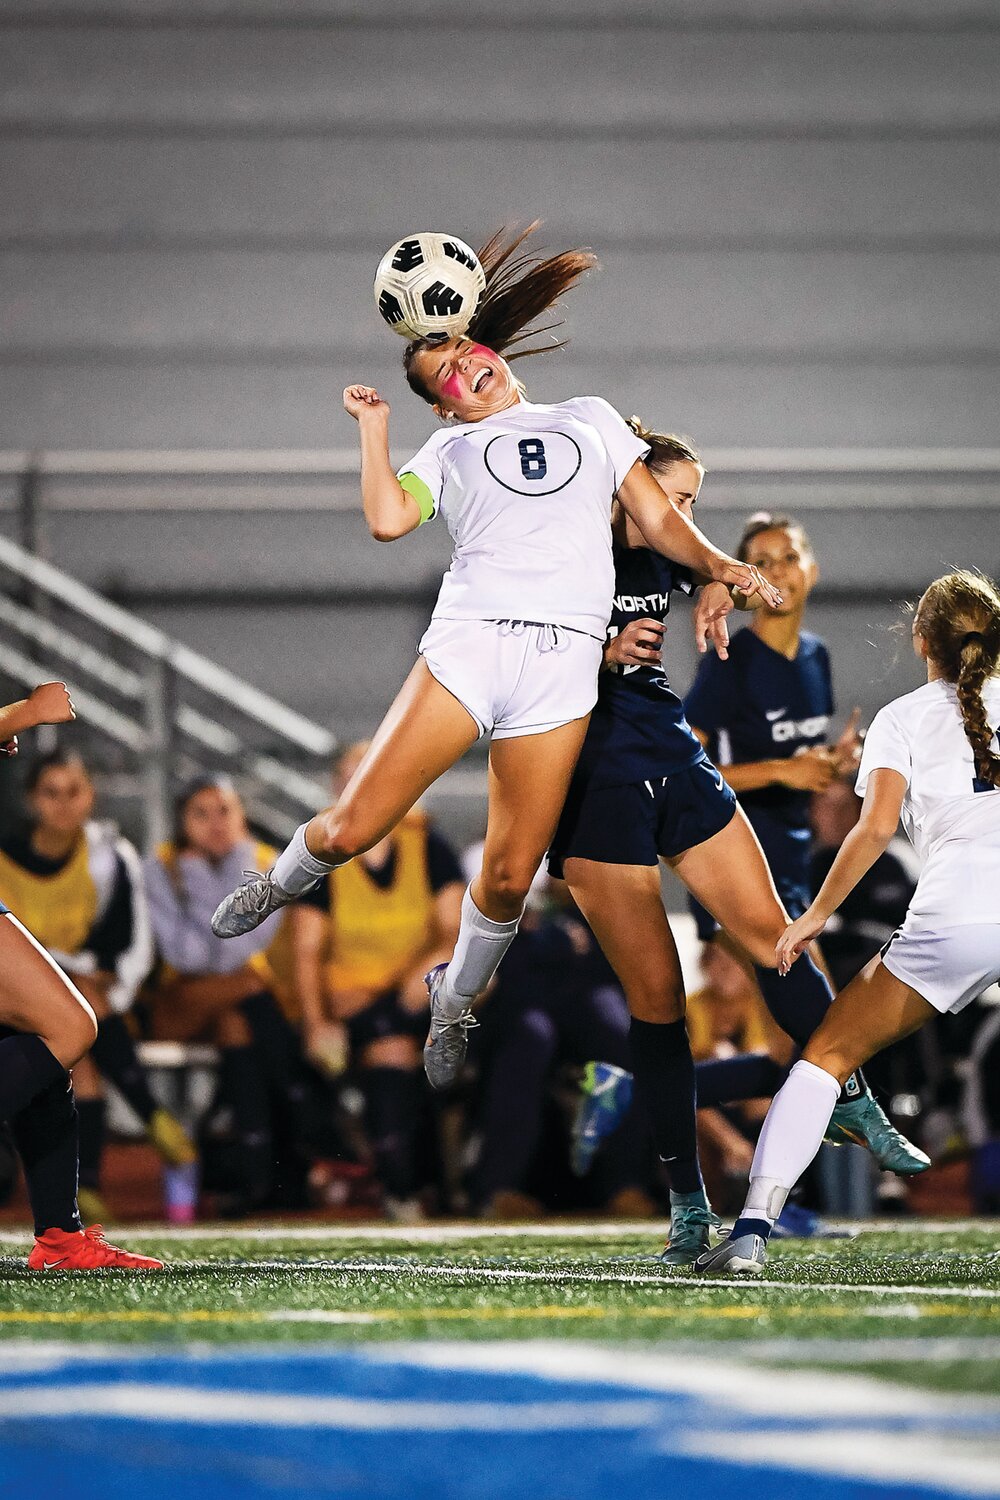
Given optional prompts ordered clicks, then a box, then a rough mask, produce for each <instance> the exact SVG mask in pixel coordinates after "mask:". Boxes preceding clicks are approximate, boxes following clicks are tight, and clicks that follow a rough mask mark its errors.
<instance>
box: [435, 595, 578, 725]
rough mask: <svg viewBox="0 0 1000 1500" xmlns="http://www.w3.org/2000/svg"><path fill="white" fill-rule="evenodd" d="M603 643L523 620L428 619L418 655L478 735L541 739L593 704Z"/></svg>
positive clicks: (565, 630) (576, 632)
mask: <svg viewBox="0 0 1000 1500" xmlns="http://www.w3.org/2000/svg"><path fill="white" fill-rule="evenodd" d="M603 649H604V648H603V643H602V642H601V641H599V640H597V639H596V638H595V637H594V636H592V635H585V634H584V633H583V632H582V631H579V630H567V629H566V627H565V626H563V625H542V624H537V623H535V622H533V621H530V620H445V619H436V620H432V621H431V623H430V625H429V626H428V628H427V630H426V631H425V633H424V637H423V639H422V641H421V642H420V645H419V647H418V650H419V652H420V655H421V656H422V657H423V658H424V660H425V661H426V663H427V666H428V667H429V669H430V671H431V673H432V675H433V676H434V677H435V678H436V679H437V681H438V682H440V684H441V686H442V687H444V688H447V689H448V692H449V693H451V694H452V696H453V697H455V698H457V699H458V701H459V703H461V705H462V707H463V708H465V709H467V711H468V712H469V713H470V714H471V715H472V717H473V718H474V719H475V721H476V723H477V724H478V725H479V733H480V735H484V734H492V736H493V738H494V739H514V738H515V737H517V736H519V735H529V734H545V733H546V731H547V730H549V729H558V728H560V727H561V726H562V725H563V724H569V723H571V722H572V721H573V720H574V719H581V718H583V716H584V714H589V713H590V710H591V709H592V708H593V706H594V704H595V703H596V702H597V674H598V672H599V671H600V668H601V658H602V655H603Z"/></svg>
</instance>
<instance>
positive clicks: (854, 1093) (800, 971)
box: [754, 953, 867, 1103]
mask: <svg viewBox="0 0 1000 1500" xmlns="http://www.w3.org/2000/svg"><path fill="white" fill-rule="evenodd" d="M754 973H755V974H756V975H757V983H758V984H759V985H760V992H761V994H762V995H763V996H764V1004H765V1005H766V1006H767V1008H768V1010H769V1011H770V1012H771V1015H772V1016H773V1017H774V1019H775V1020H776V1021H777V1023H778V1025H779V1026H780V1027H781V1029H782V1031H783V1032H785V1034H786V1035H787V1036H790V1037H791V1039H792V1041H793V1042H795V1044H796V1046H798V1047H800V1048H801V1047H804V1046H805V1044H806V1042H808V1040H809V1038H810V1037H811V1036H812V1034H813V1032H814V1031H815V1030H816V1028H817V1026H818V1025H819V1023H820V1021H822V1019H823V1017H824V1016H825V1015H826V1013H827V1011H828V1010H829V1009H830V1006H831V1005H832V1004H833V991H832V990H831V989H830V986H829V984H828V983H827V979H826V976H825V974H824V973H823V972H822V970H821V969H819V968H817V966H816V964H815V963H813V960H812V957H811V955H810V954H808V953H803V954H802V956H801V958H799V959H798V960H797V961H796V962H795V963H794V964H792V967H791V968H790V969H789V971H788V973H787V974H786V975H785V976H784V978H782V976H781V975H780V974H779V973H778V971H777V969H765V968H763V967H762V965H760V964H756V965H755V966H754ZM866 1087H867V1085H866V1083H865V1080H864V1076H863V1075H862V1072H861V1069H860V1068H859V1069H858V1070H857V1072H856V1073H852V1074H851V1076H850V1078H848V1080H847V1082H846V1083H845V1084H844V1087H843V1088H842V1089H841V1091H840V1099H839V1100H838V1101H837V1102H838V1103H846V1102H847V1101H848V1100H850V1099H857V1098H858V1097H859V1096H860V1095H861V1094H863V1093H864V1091H865V1089H866Z"/></svg>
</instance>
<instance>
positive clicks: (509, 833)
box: [472, 714, 590, 922]
mask: <svg viewBox="0 0 1000 1500" xmlns="http://www.w3.org/2000/svg"><path fill="white" fill-rule="evenodd" d="M589 723H590V715H589V714H588V715H587V716H586V717H585V718H582V719H574V720H573V721H572V722H571V723H569V724H562V725H561V726H560V727H559V728H558V729H550V730H548V732H547V733H545V734H532V735H521V736H518V737H516V738H512V739H504V740H494V741H493V744H492V745H491V746H490V769H489V813H488V816H487V823H486V842H485V845H484V847H483V868H482V871H481V872H480V874H479V876H478V878H477V879H476V880H474V881H473V883H472V897H473V900H474V901H475V903H476V905H477V906H478V907H479V910H480V911H481V912H482V913H483V915H484V916H487V917H490V918H492V920H493V921H495V922H509V921H512V920H514V919H515V918H517V917H519V916H520V914H521V908H522V907H523V906H524V898H525V896H526V895H527V893H528V887H529V886H530V885H531V882H532V880H533V879H534V876H535V872H536V870H537V869H538V867H539V865H540V864H541V862H542V859H543V858H544V856H545V851H546V850H547V849H548V847H549V844H550V843H551V842H552V835H553V834H554V833H555V831H556V824H557V823H558V821H559V814H560V813H561V812H562V809H563V803H564V802H565V801H566V793H567V792H568V791H569V783H570V779H571V777H572V775H573V769H574V767H575V766H576V762H577V758H578V756H579V754H580V750H581V748H582V746H583V741H584V738H585V736H586V733H587V725H588V724H589Z"/></svg>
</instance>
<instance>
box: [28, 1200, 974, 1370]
mask: <svg viewBox="0 0 1000 1500" xmlns="http://www.w3.org/2000/svg"><path fill="white" fill-rule="evenodd" d="M112 1237H114V1236H112ZM118 1237H119V1239H120V1240H121V1241H122V1242H124V1243H127V1244H128V1245H129V1247H130V1248H133V1249H136V1250H143V1251H146V1252H149V1253H152V1254H156V1255H161V1256H162V1257H163V1258H164V1259H165V1260H168V1261H169V1262H170V1269H169V1271H168V1272H167V1273H166V1274H162V1275H156V1276H147V1277H125V1276H120V1275H115V1274H114V1273H101V1274H97V1275H90V1276H75V1277H74V1276H67V1275H61V1274H59V1273H54V1274H52V1275H48V1276H45V1277H42V1276H38V1275H32V1274H30V1273H29V1272H27V1271H26V1270H25V1269H24V1263H23V1249H22V1248H21V1247H19V1245H18V1241H17V1239H16V1237H15V1236H12V1235H9V1234H8V1235H5V1236H4V1237H3V1239H2V1241H0V1254H2V1259H0V1339H11V1338H18V1339H24V1338H35V1339H38V1338H45V1339H59V1340H61V1341H66V1340H70V1339H73V1340H81V1341H89V1342H93V1341H113V1342H115V1343H119V1342H122V1343H125V1342H128V1343H137V1342H146V1341H158V1342H162V1341H188V1340H191V1339H193V1338H196V1339H197V1340H199V1341H206V1340H211V1341H218V1342H223V1341H239V1342H241V1343H246V1342H247V1341H250V1340H252V1341H254V1342H260V1341H269V1342H270V1341H277V1342H285V1343H288V1342H292V1341H306V1340H322V1341H324V1342H329V1341H330V1340H336V1339H342V1340H345V1341H349V1342H352V1343H353V1342H357V1341H359V1340H383V1341H384V1340H387V1339H389V1340H392V1341H395V1342H398V1341H408V1340H414V1339H441V1338H448V1339H455V1338H458V1339H480V1340H481V1339H496V1338H502V1339H506V1340H510V1339H539V1338H544V1339H552V1338H560V1339H573V1338H583V1339H586V1340H587V1341H589V1342H593V1341H594V1340H596V1339H607V1340H613V1341H614V1342H615V1343H618V1344H621V1343H624V1342H637V1341H642V1342H644V1343H654V1342H655V1343H659V1344H665V1343H676V1344H677V1345H678V1353H680V1352H681V1351H682V1349H688V1350H690V1349H700V1350H703V1351H704V1350H705V1346H706V1345H712V1346H713V1348H714V1350H715V1351H717V1352H723V1346H729V1348H730V1349H731V1350H733V1351H735V1350H736V1349H737V1348H738V1349H739V1350H740V1352H741V1353H747V1352H751V1351H752V1352H753V1353H754V1354H756V1355H757V1356H758V1357H759V1358H761V1359H765V1360H766V1359H770V1358H774V1359H776V1360H777V1359H780V1360H781V1361H782V1362H783V1363H785V1364H788V1363H801V1364H803V1365H813V1366H827V1365H837V1366H843V1365H850V1366H851V1367H852V1368H855V1369H857V1370H871V1371H874V1372H877V1373H883V1374H885V1375H887V1376H891V1377H892V1378H894V1379H906V1380H910V1381H917V1382H919V1383H922V1384H926V1385H930V1386H936V1387H940V1388H943V1389H956V1390H979V1391H990V1392H996V1391H997V1390H998V1389H1000V1232H998V1230H997V1229H995V1228H993V1227H991V1226H990V1225H989V1224H988V1223H984V1224H983V1225H982V1226H971V1225H961V1226H956V1227H953V1228H949V1227H947V1226H933V1227H932V1226H928V1225H924V1226H910V1225H901V1226H899V1227H895V1228H893V1229H888V1228H881V1229H880V1228H876V1229H871V1230H866V1231H864V1232H862V1233H860V1234H858V1235H857V1236H856V1237H854V1238H851V1239H841V1240H814V1241H802V1240H798V1241H786V1242H784V1243H779V1244H776V1245H775V1246H774V1248H773V1252H772V1255H771V1258H770V1260H769V1263H768V1267H767V1271H766V1274H765V1277H764V1279H763V1282H762V1283H754V1282H745V1281H741V1282H739V1283H737V1282H734V1281H727V1282H715V1283H707V1282H705V1281H703V1280H701V1279H700V1278H695V1277H694V1276H693V1275H691V1274H690V1273H687V1272H677V1271H670V1270H667V1269H665V1268H664V1267H662V1266H661V1265H660V1264H659V1262H658V1261H657V1259H656V1256H655V1252H656V1250H657V1249H658V1247H659V1245H660V1243H661V1241H662V1235H661V1234H660V1233H659V1232H658V1228H657V1226H649V1227H646V1226H635V1225H633V1226H624V1227H623V1226H614V1225H586V1226H583V1225H580V1226H578V1225H562V1226H560V1225H545V1226H523V1227H521V1226H518V1227H516V1228H514V1227H507V1228H504V1229H495V1228H491V1227H487V1226H482V1225H476V1226H454V1227H450V1226H433V1227H429V1228H427V1229H419V1230H389V1229H386V1228H372V1229H355V1228H346V1227H339V1228H336V1229H323V1228H317V1227H310V1228H309V1229H306V1230H295V1229H292V1228H289V1229H281V1228H276V1227H275V1226H273V1225H269V1226H267V1228H266V1229H262V1230H257V1231H255V1230H253V1229H242V1228H241V1229H240V1231H238V1232H234V1231H232V1230H229V1229H219V1230H218V1231H216V1230H213V1229H211V1228H207V1227H206V1228H201V1229H199V1230H198V1231H196V1232H194V1233H190V1234H184V1233H173V1234H170V1235H167V1234H164V1233H163V1232H162V1231H157V1230H155V1229H150V1230H148V1231H146V1232H137V1231H128V1232H123V1233H122V1234H121V1235H119V1236H118ZM22 1246H23V1248H25V1249H26V1248H27V1242H26V1241H25V1242H22Z"/></svg>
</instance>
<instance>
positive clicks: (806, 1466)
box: [663, 1426, 1000, 1495]
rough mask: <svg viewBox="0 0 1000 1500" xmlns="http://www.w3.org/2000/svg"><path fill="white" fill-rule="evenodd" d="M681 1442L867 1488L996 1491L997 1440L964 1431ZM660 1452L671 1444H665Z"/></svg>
mask: <svg viewBox="0 0 1000 1500" xmlns="http://www.w3.org/2000/svg"><path fill="white" fill-rule="evenodd" d="M681 1447H682V1451H683V1452H684V1453H687V1454H691V1455H693V1456H694V1457H697V1458H716V1459H721V1458H724V1459H725V1460H726V1461H727V1462H729V1463H737V1464H746V1465H747V1466H748V1467H750V1468H754V1467H756V1466H757V1465H759V1464H766V1465H767V1466H768V1467H770V1466H771V1465H774V1466H775V1467H777V1468H783V1469H794V1470H796V1471H798V1472H802V1470H805V1471H806V1473H819V1474H837V1475H852V1476H856V1477H857V1478H858V1479H863V1480H864V1481H865V1482H866V1488H867V1486H868V1485H871V1484H874V1483H877V1482H878V1481H879V1480H882V1481H884V1482H889V1483H891V1484H892V1485H893V1486H897V1485H903V1484H913V1485H919V1486H920V1487H921V1488H922V1489H923V1488H925V1487H930V1486H934V1487H938V1486H939V1487H940V1488H941V1489H943V1490H950V1491H958V1492H959V1493H960V1494H970V1495H996V1494H998V1493H1000V1443H998V1442H996V1441H988V1442H983V1443H977V1442H976V1441H975V1439H970V1438H968V1437H964V1436H963V1437H960V1438H958V1437H951V1438H948V1437H943V1436H942V1435H941V1434H940V1433H935V1434H934V1435H933V1436H932V1437H924V1436H922V1435H920V1434H919V1433H913V1432H907V1433H896V1432H883V1431H873V1432H864V1431H859V1429H858V1428H857V1427H855V1426H852V1427H849V1428H843V1429H841V1430H840V1431H837V1430H836V1429H834V1430H829V1429H828V1430H826V1431H819V1432H816V1431H813V1432H808V1433H804V1432H767V1433H756V1432H741V1433H740V1435H739V1441H738V1442H736V1443H734V1442H733V1434H732V1433H731V1432H726V1431H721V1432H717V1433H711V1432H698V1433H694V1434H692V1435H689V1436H688V1437H686V1438H685V1439H684V1440H683V1442H682V1444H681ZM663 1452H665V1453H671V1452H676V1449H675V1448H673V1446H672V1445H671V1446H669V1447H668V1446H667V1445H666V1444H664V1445H663ZM750 1483H751V1484H752V1483H753V1481H752V1479H751V1480H750Z"/></svg>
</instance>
